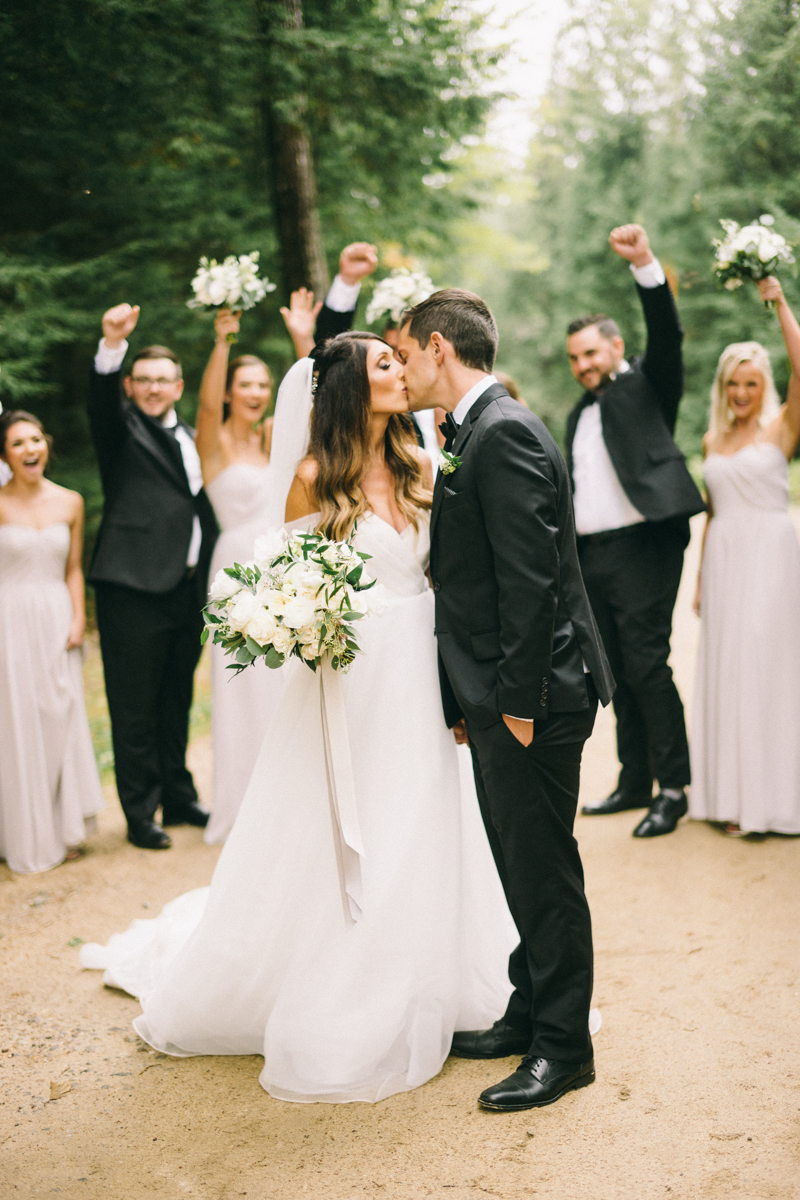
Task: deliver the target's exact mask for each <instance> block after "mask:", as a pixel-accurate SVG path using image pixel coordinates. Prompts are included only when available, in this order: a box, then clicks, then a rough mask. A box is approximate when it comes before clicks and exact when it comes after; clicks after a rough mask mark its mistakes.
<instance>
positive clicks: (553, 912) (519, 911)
mask: <svg viewBox="0 0 800 1200" xmlns="http://www.w3.org/2000/svg"><path fill="white" fill-rule="evenodd" d="M588 682H589V692H590V695H591V701H590V705H589V708H588V709H583V710H582V711H580V712H571V713H552V714H551V716H550V717H549V718H548V719H547V720H545V721H537V722H536V723H535V725H534V737H533V741H532V742H531V744H530V746H527V747H525V746H523V745H522V743H521V742H518V741H517V739H516V738H515V737H514V735H513V734H512V733H511V732H510V730H509V729H508V727H507V726H506V724H505V722H504V721H502V720H501V721H500V722H498V723H497V724H496V725H490V726H489V728H488V729H478V728H474V727H473V726H472V725H471V724H470V723H469V722H467V733H468V735H469V741H470V749H471V751H472V762H473V766H474V769H475V785H476V788H477V792H478V801H479V803H480V807H481V814H482V816H483V821H484V824H485V826H486V832H487V834H488V837H489V844H490V846H491V848H492V854H493V855H494V860H495V863H496V864H497V870H498V873H499V875H500V879H501V881H502V884H503V889H504V891H505V894H506V899H507V901H508V907H509V909H510V910H511V915H512V917H513V918H514V921H515V923H516V926H517V929H518V930H519V935H520V944H519V946H518V947H517V948H516V950H514V952H513V953H512V955H511V958H510V959H509V977H510V979H511V982H512V984H513V985H514V991H513V993H512V995H511V999H510V1000H509V1002H508V1008H507V1009H506V1014H505V1018H504V1019H505V1020H506V1021H507V1022H508V1024H509V1025H511V1026H512V1027H513V1028H515V1029H518V1030H520V1031H521V1032H522V1033H524V1034H525V1035H526V1036H527V1035H528V1034H530V1037H531V1047H530V1048H531V1053H533V1054H536V1055H539V1056H540V1057H541V1058H549V1059H555V1060H557V1061H561V1062H586V1061H587V1060H588V1059H589V1058H591V1055H592V1043H591V1038H590V1037H589V1006H590V1002H591V998H592V977H593V956H592V922H591V917H590V915H589V905H588V903H587V901H586V895H585V893H584V889H583V866H582V864H581V858H580V854H579V852H578V843H577V842H576V840H575V837H574V836H573V832H572V828H573V825H574V822H575V813H576V810H577V806H578V788H579V785H580V767H581V755H582V753H583V744H584V742H585V741H586V738H587V737H588V736H589V734H590V733H591V732H592V727H593V725H594V719H595V714H596V712H597V695H596V692H595V689H594V686H593V685H592V684H591V678H590V677H589V678H588Z"/></svg>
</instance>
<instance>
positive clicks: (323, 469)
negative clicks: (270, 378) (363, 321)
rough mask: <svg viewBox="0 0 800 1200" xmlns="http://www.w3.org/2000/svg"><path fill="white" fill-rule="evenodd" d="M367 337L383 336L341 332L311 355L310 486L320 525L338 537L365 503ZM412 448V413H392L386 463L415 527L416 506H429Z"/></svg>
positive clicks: (347, 531)
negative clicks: (312, 478) (314, 475)
mask: <svg viewBox="0 0 800 1200" xmlns="http://www.w3.org/2000/svg"><path fill="white" fill-rule="evenodd" d="M370 341H376V342H382V341H383V338H379V337H378V336H377V335H376V334H374V333H355V332H353V333H340V334H339V335H338V336H337V337H335V338H332V339H331V340H330V341H328V342H326V343H325V345H324V346H322V347H320V348H319V349H317V350H315V352H314V354H313V355H312V357H313V358H314V367H315V371H316V372H317V376H316V378H317V387H316V392H315V394H314V408H313V411H312V413H311V436H310V440H309V444H308V455H309V458H312V459H314V460H315V461H316V463H317V468H318V471H317V478H316V482H315V485H314V490H315V492H316V497H317V500H318V502H319V508H320V522H319V529H320V530H321V531H322V532H324V533H325V535H326V536H327V537H329V538H333V539H335V540H337V541H340V540H343V539H346V538H347V537H349V535H350V533H351V532H352V529H353V526H354V525H355V523H356V521H357V520H358V518H359V517H361V516H363V515H364V513H365V512H367V508H368V505H367V499H366V496H365V495H364V492H363V490H362V488H361V480H362V478H363V476H364V471H365V469H366V467H367V464H368V462H369V455H370V427H371V421H370V417H371V414H372V406H371V404H370V389H369V378H368V376H367V342H370ZM416 449H417V447H416V439H415V437H414V427H413V424H412V422H411V418H410V417H409V416H407V415H406V414H405V413H393V414H392V416H391V417H390V418H389V424H388V426H387V428H386V441H385V447H384V453H385V455H386V465H387V466H388V467H389V470H390V471H391V472H392V475H393V476H394V481H395V486H394V494H395V499H396V501H397V507H398V508H399V509H400V511H401V513H402V514H403V516H404V517H406V519H407V520H408V521H409V522H410V523H411V524H412V525H413V526H414V528H415V529H417V528H418V527H419V526H418V513H419V510H420V509H425V508H430V506H431V493H430V492H429V490H428V489H427V488H426V487H425V485H424V482H423V477H422V466H421V464H420V461H419V457H418V455H417V452H416Z"/></svg>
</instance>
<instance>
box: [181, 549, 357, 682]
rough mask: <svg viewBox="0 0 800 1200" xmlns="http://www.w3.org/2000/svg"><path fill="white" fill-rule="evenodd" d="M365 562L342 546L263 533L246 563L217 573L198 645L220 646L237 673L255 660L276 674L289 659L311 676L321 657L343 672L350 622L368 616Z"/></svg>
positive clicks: (353, 645)
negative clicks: (298, 661)
mask: <svg viewBox="0 0 800 1200" xmlns="http://www.w3.org/2000/svg"><path fill="white" fill-rule="evenodd" d="M370 557H371V556H370V555H369V554H363V553H362V552H361V551H359V550H356V549H354V547H353V545H352V543H351V542H349V541H348V542H334V541H330V540H329V539H328V538H326V537H324V536H323V535H322V534H319V533H310V532H309V533H299V532H293V533H291V534H287V532H286V530H285V529H281V530H270V531H269V532H268V533H266V534H264V535H263V536H262V537H259V538H257V539H256V542H255V545H254V547H253V559H252V560H251V561H250V562H247V563H245V564H244V565H240V564H239V563H235V564H234V566H232V567H224V568H223V569H222V570H221V571H218V572H217V575H216V577H215V579H214V582H213V583H212V585H211V589H210V593H209V596H210V602H209V604H208V605H207V607H206V608H205V609H204V610H203V620H204V622H205V629H204V630H203V634H202V640H203V642H206V641H207V640H208V638H209V637H212V640H213V641H214V642H215V643H216V644H217V645H220V646H222V648H223V650H224V651H225V653H226V654H228V655H231V656H232V657H233V660H234V661H233V662H232V663H229V664H228V668H229V670H233V671H236V673H237V674H238V672H239V671H243V670H244V669H245V668H246V667H249V666H250V665H251V664H252V663H254V662H256V661H257V660H258V659H263V661H264V662H265V663H266V665H267V666H268V667H273V668H276V667H281V666H283V664H284V663H285V662H286V660H287V659H289V658H291V657H292V656H294V657H296V658H299V659H301V660H302V661H303V662H304V663H305V664H306V665H307V666H309V667H310V668H311V669H312V671H316V669H317V667H318V666H319V665H320V663H321V662H322V661H323V659H326V658H327V659H328V660H329V661H330V664H331V666H332V667H333V669H334V670H335V671H341V672H345V671H347V670H348V669H349V667H350V665H351V663H352V662H353V660H354V658H355V656H356V654H358V653H360V648H359V645H358V642H357V641H356V638H355V634H354V631H353V627H352V625H353V622H354V621H358V620H360V619H361V618H362V617H364V616H365V615H366V614H367V613H368V612H370V611H372V608H371V605H370V603H369V602H368V600H367V597H366V596H364V594H363V593H364V592H366V591H367V590H368V589H370V588H372V587H373V586H374V584H375V580H374V579H370V578H369V576H368V575H367V574H366V573H365V571H364V563H365V562H366V560H367V559H368V558H370ZM375 610H376V611H377V605H376V606H375ZM212 635H213V636H212Z"/></svg>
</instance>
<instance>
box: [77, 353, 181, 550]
mask: <svg viewBox="0 0 800 1200" xmlns="http://www.w3.org/2000/svg"><path fill="white" fill-rule="evenodd" d="M127 352H128V343H127V342H122V343H121V345H119V346H116V347H114V348H113V349H110V348H109V347H108V346H107V345H106V341H105V338H101V339H100V344H99V345H98V347H97V354H96V355H95V356H94V369H95V371H97V374H98V375H113V373H114V371H118V370H119V369H120V367H121V366H122V362H123V359H124V358H125V355H126V354H127ZM161 424H162V425H163V426H164V428H165V429H174V430H175V441H176V442H177V443H178V448H179V449H180V452H181V458H182V459H183V467H184V470H185V471H186V478H187V480H188V481H189V488H190V490H191V493H192V495H193V496H196V495H197V493H198V492H199V491H200V489H201V487H202V486H203V468H202V467H201V466H200V455H199V454H198V453H197V447H196V446H195V444H194V438H193V437H192V435H191V434H190V433H188V432H187V431H186V430H185V429H184V428H183V426H182V425H179V424H178V414H177V413H176V412H175V409H174V408H170V409H168V410H167V412H165V413H164V415H163V417H162V418H161ZM202 540H203V531H202V529H201V528H200V518H199V517H198V516H197V514H195V517H194V520H193V521H192V536H191V539H190V541H189V552H188V554H187V555H186V566H187V568H191V567H196V566H197V563H198V560H199V558H200V543H201V542H202Z"/></svg>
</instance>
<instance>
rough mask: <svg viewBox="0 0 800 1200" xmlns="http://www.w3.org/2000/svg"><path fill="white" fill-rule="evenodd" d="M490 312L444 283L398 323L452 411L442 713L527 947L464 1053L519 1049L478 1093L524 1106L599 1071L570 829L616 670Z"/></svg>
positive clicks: (438, 562) (560, 495)
mask: <svg viewBox="0 0 800 1200" xmlns="http://www.w3.org/2000/svg"><path fill="white" fill-rule="evenodd" d="M496 349H497V328H496V325H495V322H494V318H493V316H492V314H491V312H490V311H489V309H488V308H487V307H486V305H485V304H484V303H483V301H482V300H481V299H480V298H479V297H478V296H475V295H473V294H472V293H471V292H465V291H459V290H457V289H447V290H445V291H440V292H435V293H434V294H433V295H432V296H431V297H429V299H427V300H425V301H423V302H422V303H421V304H418V305H416V307H414V308H412V309H409V310H408V312H406V313H405V314H404V316H403V318H402V327H401V330H400V338H399V345H398V355H399V357H400V359H401V361H402V362H403V363H404V364H405V377H406V386H407V388H408V395H409V405H410V407H411V408H412V409H422V408H433V407H434V406H437V407H440V408H443V409H445V410H446V412H447V414H448V415H447V421H446V423H445V426H443V427H442V428H443V430H444V431H445V434H446V442H445V457H447V456H448V455H449V456H450V457H449V462H448V463H447V465H446V466H445V467H443V469H442V470H441V471H440V472H439V476H438V479H437V482H436V487H435V490H434V495H433V512H432V515H431V577H432V579H433V590H434V592H435V594H436V634H437V638H438V644H439V673H440V678H441V687H442V700H443V705H444V711H445V718H446V720H447V723H448V725H449V726H450V727H451V728H453V729H454V731H455V734H456V740H457V741H461V742H467V741H468V743H469V746H470V749H471V752H472V760H473V766H474V770H475V785H476V789H477V793H478V800H479V802H480V806H481V812H482V815H483V820H484V823H485V825H486V832H487V834H488V837H489V842H490V845H491V848H492V853H493V854H494V859H495V862H496V864H497V869H498V872H499V875H500V878H501V880H502V884H503V888H504V889H505V894H506V898H507V900H508V905H509V908H510V910H511V914H512V916H513V917H514V920H515V922H516V925H517V929H518V930H519V934H520V944H519V946H518V947H517V949H516V950H514V952H513V953H512V955H511V958H510V961H509V976H510V979H511V982H512V984H513V985H514V991H513V993H512V995H511V998H510V1000H509V1002H508V1007H507V1009H506V1012H505V1015H504V1016H503V1017H502V1018H501V1019H500V1020H499V1021H496V1022H495V1024H494V1026H493V1028H492V1029H489V1030H484V1031H481V1032H476V1033H457V1034H456V1035H455V1037H454V1039H453V1046H452V1050H451V1053H452V1054H454V1055H457V1056H459V1057H462V1058H506V1057H508V1056H509V1055H512V1054H522V1055H524V1057H523V1059H522V1062H521V1064H520V1066H519V1068H518V1069H517V1070H516V1071H515V1072H514V1073H513V1074H512V1075H511V1076H510V1077H509V1078H508V1079H504V1080H503V1081H502V1082H501V1083H499V1084H496V1085H495V1086H493V1087H490V1088H487V1090H486V1091H484V1092H483V1093H482V1094H481V1096H480V1103H481V1104H482V1105H483V1106H484V1107H485V1108H491V1109H500V1110H503V1111H516V1110H519V1109H526V1108H538V1107H540V1106H541V1105H544V1104H550V1103H552V1102H553V1101H554V1100H558V1099H559V1098H560V1097H561V1096H563V1095H564V1093H565V1092H567V1091H570V1090H571V1089H572V1088H578V1087H584V1086H585V1085H586V1084H589V1083H592V1082H593V1080H594V1077H595V1076H594V1060H593V1057H592V1042H591V1038H590V1036H589V1003H590V1000H591V995H592V932H591V919H590V916H589V908H588V905H587V902H586V896H585V894H584V889H583V868H582V866H581V860H580V855H579V853H578V846H577V843H576V841H575V838H574V837H573V833H572V827H573V822H574V819H575V812H576V808H577V803H578V787H579V783H580V763H581V753H582V751H583V743H584V741H585V740H586V738H587V737H588V736H589V734H590V733H591V731H592V726H593V724H594V718H595V713H596V711H597V700H598V696H599V698H600V699H601V700H602V702H603V704H607V703H608V702H609V700H610V698H611V693H612V691H613V686H614V685H613V680H612V678H611V673H610V670H609V667H608V663H607V661H606V657H605V653H604V651H603V647H602V643H601V641H600V637H599V634H598V632H597V627H596V625H595V622H594V618H593V616H592V612H591V609H590V607H589V602H588V600H587V597H586V592H585V590H584V587H583V581H582V579H581V573H580V568H579V566H578V556H577V550H576V547H575V528H574V521H573V515H572V498H571V494H570V486H569V479H568V476H567V470H566V466H565V463H564V460H563V458H562V457H561V454H560V453H559V450H558V448H557V446H556V444H555V442H554V441H553V439H552V438H551V436H550V434H549V433H548V432H547V429H546V428H545V426H544V425H543V424H542V422H541V421H540V420H539V418H538V417H536V416H534V415H533V413H531V412H530V411H529V410H528V409H527V408H524V407H523V406H522V405H521V404H519V403H518V402H517V401H516V400H512V399H511V397H510V396H509V394H508V392H507V391H506V389H505V388H504V387H503V386H502V384H500V383H498V382H497V380H496V378H495V376H494V375H492V374H491V370H492V365H493V363H494V357H495V352H496Z"/></svg>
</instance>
